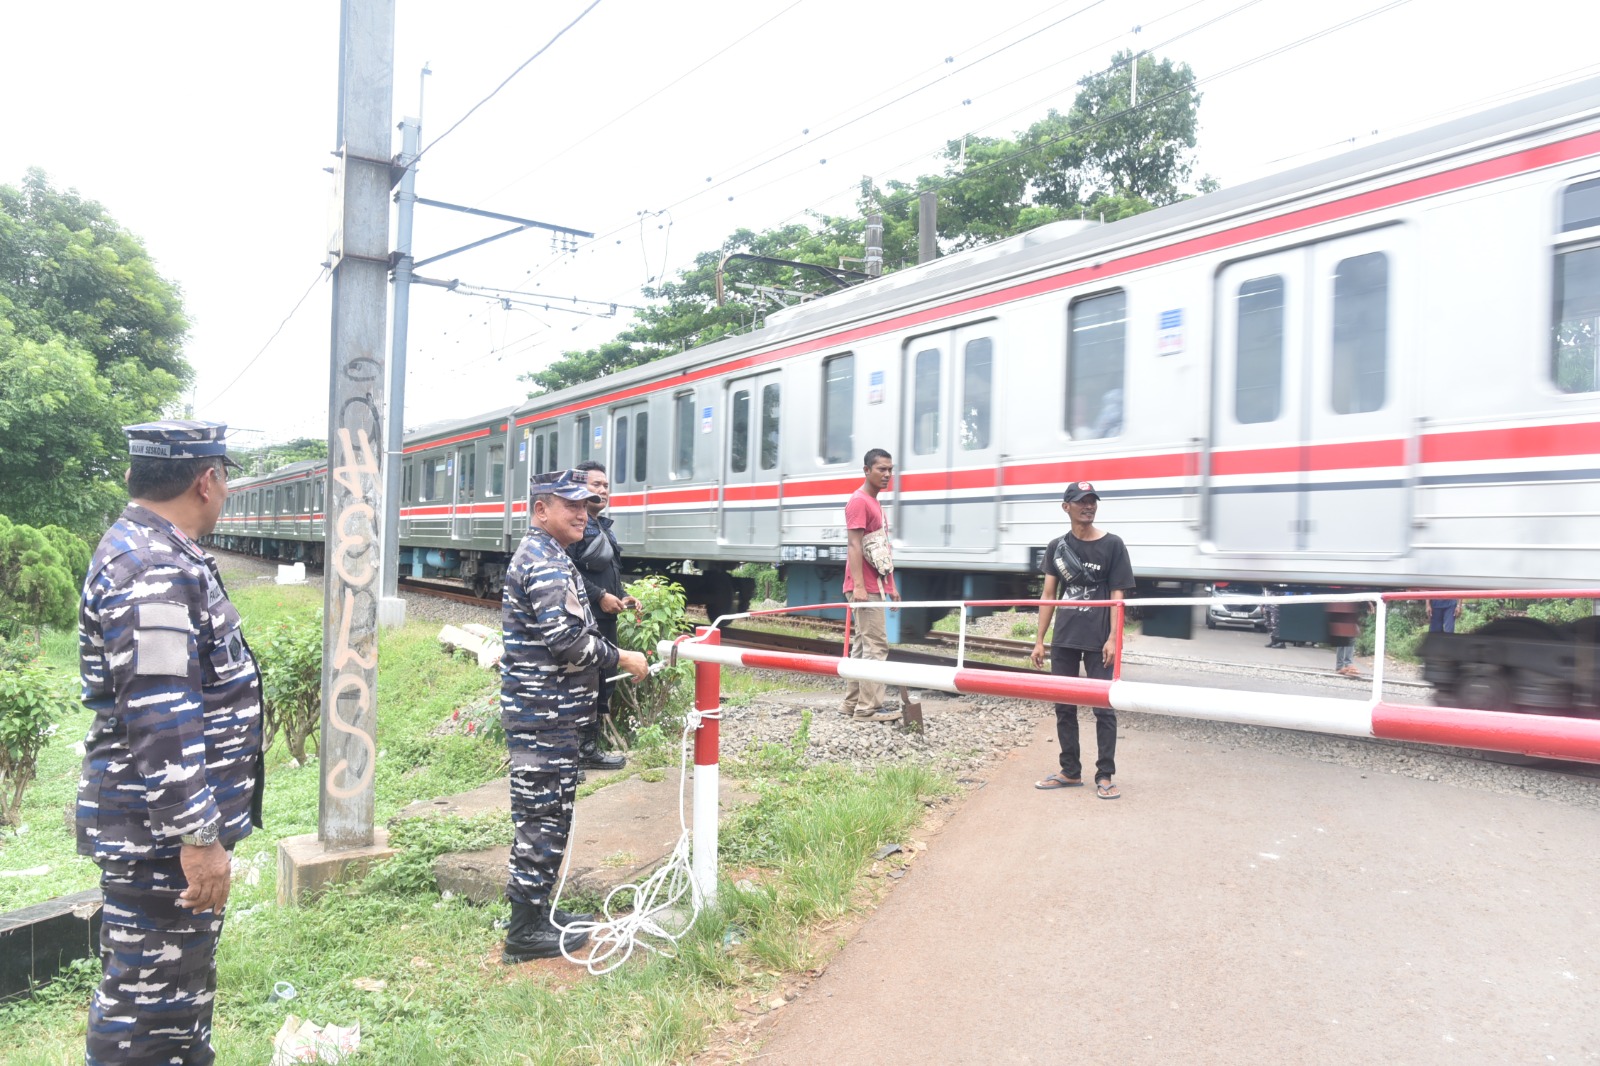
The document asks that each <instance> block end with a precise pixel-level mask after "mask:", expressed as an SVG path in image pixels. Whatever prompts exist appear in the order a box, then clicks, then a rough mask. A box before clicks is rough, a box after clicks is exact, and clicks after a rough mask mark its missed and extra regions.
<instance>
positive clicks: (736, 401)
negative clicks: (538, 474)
mask: <svg viewBox="0 0 1600 1066" xmlns="http://www.w3.org/2000/svg"><path fill="white" fill-rule="evenodd" d="M873 447H882V448H886V449H888V450H889V451H890V452H892V453H893V454H894V456H895V462H896V470H897V474H896V479H895V482H894V485H893V488H892V489H891V490H890V492H889V494H888V495H887V496H886V497H885V498H884V502H885V510H886V513H887V515H888V517H889V522H890V526H891V529H892V532H893V535H894V542H895V555H896V567H897V572H898V573H899V575H900V577H901V583H902V587H903V589H904V591H905V593H906V595H907V597H908V598H911V597H916V598H944V597H949V598H954V597H977V596H1002V595H1020V594H1023V593H1024V592H1025V589H1026V587H1027V584H1028V582H1029V580H1030V575H1031V574H1032V573H1033V571H1034V570H1035V568H1036V565H1037V557H1038V553H1039V552H1040V550H1041V548H1042V546H1043V545H1044V544H1045V543H1046V542H1047V541H1048V540H1049V538H1050V537H1052V536H1054V535H1055V534H1056V533H1057V532H1059V530H1060V529H1061V528H1062V526H1063V524H1064V518H1063V516H1062V515H1061V512H1060V507H1059V501H1060V492H1061V488H1062V486H1063V485H1064V484H1065V483H1067V482H1070V481H1079V480H1087V481H1092V482H1094V483H1095V484H1096V485H1097V486H1098V487H1099V489H1100V491H1101V493H1102V496H1103V497H1104V500H1105V504H1106V506H1105V508H1104V510H1103V518H1104V521H1105V524H1106V525H1107V526H1108V527H1109V528H1112V529H1114V530H1115V531H1116V532H1117V533H1119V534H1120V535H1121V536H1122V537H1123V538H1124V539H1125V540H1126V541H1127V542H1128V545H1129V549H1130V552H1131V553H1132V556H1133V560H1134V564H1135V569H1136V571H1137V573H1138V575H1139V577H1140V579H1141V581H1145V582H1161V583H1173V584H1178V585H1186V584H1190V583H1197V582H1201V581H1208V582H1209V581H1217V580H1224V581H1256V582H1272V583H1278V582H1294V583H1300V584H1305V583H1322V584H1334V585H1346V586H1349V585H1360V586H1367V587H1458V588H1464V587H1485V586H1498V587H1527V588H1537V587H1565V586H1570V585H1574V584H1577V585H1583V584H1591V583H1594V582H1596V581H1597V580H1600V541H1597V539H1596V538H1595V536H1594V535H1593V531H1594V529H1595V528H1597V527H1596V525H1595V519H1596V517H1600V79H1591V80H1589V81H1586V82H1582V83H1578V84H1575V85H1572V86H1569V87H1566V88H1563V89H1559V90H1555V91H1552V92H1548V93H1545V94H1542V95H1539V96H1535V97H1531V98H1529V99H1526V100H1523V101H1518V102H1515V103H1512V104H1507V105H1504V106H1502V107H1498V108H1495V109H1493V110H1490V111H1486V112H1484V113H1481V114H1479V115H1475V116H1472V117H1469V118H1464V119H1460V120H1456V121H1453V122H1450V123H1446V124H1443V125H1440V126H1436V127H1434V128H1431V129H1428V130H1424V131H1421V132H1418V133H1414V134H1410V135H1407V136H1404V137H1399V138H1396V139H1393V140H1390V141H1386V142H1383V143H1379V144H1374V145H1371V146H1368V147H1364V148H1361V149H1358V150H1355V151H1352V152H1348V153H1345V154H1343V155H1340V156H1338V157H1336V158H1332V159H1329V160H1326V161H1323V162H1318V163H1314V164H1311V165H1308V166H1304V167H1301V168H1298V169H1295V170H1291V171H1288V172H1286V173H1283V174H1280V175H1275V176H1273V177H1270V178H1267V179H1263V180H1261V181H1257V182H1253V183H1250V184H1247V185H1243V186H1240V187H1238V188H1234V189H1229V190H1225V191H1222V192H1218V193H1213V194H1211V195H1208V196H1205V197H1200V198H1197V199H1194V200H1190V201H1187V202H1184V203H1181V204H1175V205H1172V206H1170V207H1166V208H1163V209H1161V210H1158V211H1153V212H1150V213H1147V214H1144V215H1140V216H1137V217H1134V218H1129V219H1125V220H1122V221H1118V222H1114V223H1111V224H1108V225H1094V224H1090V223H1087V222H1057V223H1053V224H1051V225H1047V226H1044V227H1041V228H1039V229H1036V230H1033V231H1031V232H1028V233H1024V234H1021V235H1018V236H1016V237H1013V238H1010V239H1008V240H1004V241H1000V242H996V243H994V244H991V245H987V246H984V247H982V248H977V249H973V250H971V251H967V252H964V253H960V254H957V255H952V256H948V257H945V258H942V259H938V260H934V261H932V262H930V263H926V264H923V265H921V266H917V267H914V268H909V269H906V270H902V271H900V272H898V273H895V274H892V275H889V276H886V277H884V278H882V279H879V280H876V281H872V282H869V283H866V284H862V285H859V286H857V287H855V288H852V289H849V290H846V291H844V292H840V293H837V294H834V295H831V296H827V297H824V298H820V299H817V300H814V301H811V302H809V303H806V304H802V305H800V306H797V307H794V308H790V309H787V310H784V311H780V312H777V313H774V314H773V315H771V316H770V317H769V318H768V319H767V321H766V323H765V324H764V326H763V328H760V329H757V330H755V331H753V332H751V333H748V334H745V335H742V336H738V337H729V338H725V339H723V340H721V341H718V342H717V343H714V344H711V345H707V346H705V347H702V348H699V349H695V350H692V351H689V352H685V353H683V354H680V355H677V356H673V357H670V358H667V359H663V360H659V361H656V362H652V363H649V364H647V365H644V366H641V367H637V368H634V369H632V370H628V371H625V372H623V373H620V374H614V375H611V376H609V377H606V378H604V379H602V380H599V381H595V382H590V383H586V384H584V385H581V386H577V387H574V388H571V389H567V390H564V391H562V392H559V393H554V394H548V395H541V396H538V397H535V398H533V399H530V400H528V401H526V402H524V403H522V404H519V405H518V406H517V407H516V408H515V409H513V410H510V411H504V410H497V411H493V412H490V413H488V414H485V415H482V416H478V417H476V418H471V419H466V420H461V421H453V422H449V423H443V424H440V425H436V426H431V427H425V428H424V429H422V430H419V431H416V432H414V433H412V434H410V435H408V437H407V442H406V445H405V463H406V468H405V488H404V500H403V502H402V526H401V534H400V539H401V544H402V545H403V551H404V555H403V557H402V560H401V562H402V572H403V573H408V574H413V575H417V576H430V577H437V578H440V579H445V580H453V581H457V582H459V583H462V584H464V585H466V586H468V587H478V588H482V589H485V590H488V589H492V588H494V587H496V586H497V585H498V583H499V578H500V575H501V574H502V573H503V569H504V565H505V561H506V560H507V559H508V558H509V555H510V553H511V551H513V550H514V548H515V545H516V542H517V540H518V539H519V538H520V537H521V535H522V533H523V531H524V530H525V529H526V523H527V499H526V485H527V479H528V475H529V472H530V471H538V470H543V469H555V468H561V467H569V466H571V465H573V464H574V463H575V462H577V461H579V460H581V459H586V458H593V459H599V460H602V461H603V462H605V463H606V465H607V466H608V468H609V472H610V477H611V481H612V485H613V497H612V513H613V516H614V518H615V519H616V523H617V526H616V528H617V533H618V536H619V539H620V540H621V542H622V545H623V548H624V551H625V553H626V555H627V558H628V560H629V562H630V565H632V566H634V567H637V568H639V569H671V570H672V571H673V572H675V573H677V574H678V575H679V576H680V577H681V578H682V580H684V582H685V584H686V585H687V586H688V587H689V591H690V594H691V598H692V599H694V600H697V601H699V602H703V603H706V604H708V605H709V606H710V607H712V608H713V609H714V610H716V609H721V608H726V607H729V606H732V604H733V603H734V602H735V601H736V599H737V598H738V597H739V596H740V594H741V593H742V592H743V591H744V588H742V587H741V586H740V585H739V584H738V583H737V582H735V581H734V579H732V578H731V577H730V576H729V574H728V571H729V570H730V569H731V568H733V567H734V566H736V565H738V564H739V563H742V562H747V561H765V562H772V563H778V564H781V565H783V566H784V567H785V568H786V571H787V577H788V580H789V589H790V596H791V600H792V601H793V602H825V601H829V600H833V599H836V598H837V596H838V583H839V577H840V575H841V573H842V569H843V563H844V559H845V543H846V540H845V530H844V521H843V509H844V503H845V500H846V499H847V498H848V496H849V494H850V492H851V491H852V490H853V489H854V488H855V487H856V486H857V485H858V484H859V483H860V480H861V458H862V455H863V453H864V452H865V451H866V450H867V449H869V448H873ZM284 476H293V475H286V474H285V472H281V471H280V472H278V473H277V474H274V475H273V476H272V479H271V483H270V484H268V483H267V482H266V481H263V483H262V485H261V488H260V491H261V493H262V495H261V496H260V497H259V498H257V497H256V496H255V495H254V493H255V492H256V491H257V489H256V486H255V484H254V483H253V482H252V483H249V484H250V487H249V490H248V491H250V492H251V493H252V496H251V497H250V499H249V502H247V503H246V504H244V505H242V506H244V508H245V510H244V511H243V512H241V513H240V514H238V515H230V516H228V518H229V519H230V523H229V534H228V535H230V536H232V535H235V534H236V533H237V534H243V535H247V536H258V537H263V538H264V537H267V536H268V535H269V534H270V535H274V536H277V537H283V538H292V537H297V536H300V535H301V532H302V530H303V531H304V533H305V535H307V536H320V530H319V529H318V528H317V526H316V523H317V522H318V521H319V518H318V517H317V516H318V515H319V514H320V504H318V505H317V506H316V507H315V508H314V509H313V511H311V512H307V518H308V519H309V524H304V523H303V524H301V525H296V521H297V520H298V516H299V515H300V512H298V511H296V512H294V514H295V515H296V516H297V517H296V518H295V519H287V520H286V519H285V516H286V515H287V514H288V513H289V512H286V511H284V510H282V507H283V506H284V505H283V503H282V501H280V500H279V499H278V498H277V497H276V496H275V495H272V494H271V490H273V489H274V487H275V486H279V480H278V479H281V478H282V477H284ZM300 476H302V477H304V478H306V479H307V480H308V481H314V479H315V478H316V477H318V476H321V475H319V474H317V473H316V472H315V471H312V470H306V471H301V472H300ZM240 487H241V488H243V487H244V486H243V484H241V486H240ZM311 491H313V492H315V490H311ZM296 504H298V501H296ZM269 507H271V508H278V509H277V510H271V511H268V510H267V508H269ZM235 526H236V527H237V528H235ZM264 543H265V541H264ZM907 620H908V621H909V622H910V623H911V624H913V625H915V624H918V623H919V621H926V620H925V619H923V620H918V619H914V618H913V619H907Z"/></svg>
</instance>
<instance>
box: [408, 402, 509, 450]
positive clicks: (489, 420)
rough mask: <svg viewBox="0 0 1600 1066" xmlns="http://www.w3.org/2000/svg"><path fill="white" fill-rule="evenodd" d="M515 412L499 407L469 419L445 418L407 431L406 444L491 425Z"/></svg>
mask: <svg viewBox="0 0 1600 1066" xmlns="http://www.w3.org/2000/svg"><path fill="white" fill-rule="evenodd" d="M516 410H517V409H516V408H515V407H506V406H500V407H496V408H495V409H494V410H492V411H485V412H484V413H483V414H480V415H474V416H473V417H471V418H445V419H440V420H439V421H437V422H429V423H426V424H425V425H421V426H418V427H416V428H415V429H410V430H407V431H406V436H405V439H406V443H408V444H410V443H415V442H420V441H427V440H433V439H435V438H437V437H448V436H451V435H453V434H455V433H459V432H460V431H462V430H464V429H477V428H478V427H480V426H489V425H493V424H494V423H496V422H501V421H504V420H505V419H507V418H510V417H511V415H512V414H514V413H515V412H516Z"/></svg>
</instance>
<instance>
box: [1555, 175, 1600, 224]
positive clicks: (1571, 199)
mask: <svg viewBox="0 0 1600 1066" xmlns="http://www.w3.org/2000/svg"><path fill="white" fill-rule="evenodd" d="M1590 226H1600V178H1590V179H1589V180H1588V181H1580V182H1577V183H1576V184H1573V185H1568V186H1567V188H1566V191H1564V192H1563V193H1562V194H1561V232H1562V233H1569V232H1571V231H1572V230H1575V229H1588V228H1589V227H1590Z"/></svg>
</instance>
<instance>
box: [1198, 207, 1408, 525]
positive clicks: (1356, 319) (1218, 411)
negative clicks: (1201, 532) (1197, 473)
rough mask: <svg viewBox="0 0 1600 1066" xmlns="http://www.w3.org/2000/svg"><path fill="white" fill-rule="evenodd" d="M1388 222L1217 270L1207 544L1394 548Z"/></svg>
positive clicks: (1396, 494) (1402, 475)
mask: <svg viewBox="0 0 1600 1066" xmlns="http://www.w3.org/2000/svg"><path fill="white" fill-rule="evenodd" d="M1398 232H1399V231H1397V230H1396V229H1394V228H1386V229H1383V230H1375V231H1373V232H1371V233H1365V234H1358V235H1355V236H1352V237H1345V238H1340V239H1338V240H1332V241H1326V242H1323V243H1321V244H1318V245H1314V246H1311V247H1307V248H1298V249H1294V250H1292V251H1287V252H1282V253H1276V254H1273V255H1266V256H1258V257H1256V258H1254V259H1250V260H1247V261H1245V262H1241V263H1235V264H1232V265H1231V266H1228V267H1226V268H1225V269H1224V270H1223V271H1222V273H1221V274H1219V275H1218V282H1217V292H1218V300H1219V306H1218V312H1217V339H1218V345H1217V357H1216V359H1215V361H1214V365H1213V374H1212V380H1213V388H1212V434H1211V459H1210V462H1211V470H1210V480H1209V483H1208V488H1207V515H1208V519H1207V529H1208V537H1209V541H1210V543H1211V546H1212V548H1213V549H1214V550H1216V551H1223V552H1230V551H1232V552H1250V553H1254V554H1262V553H1265V554H1274V553H1290V552H1308V553H1315V554H1319V555H1348V554H1399V553H1401V552H1403V551H1404V550H1405V546H1406V535H1407V533H1406V530H1407V523H1408V521H1409V512H1410V503H1409V495H1408V493H1409V489H1408V480H1407V479H1408V476H1409V463H1410V458H1409V453H1410V444H1409V442H1408V434H1409V432H1410V430H1409V428H1408V421H1407V419H1406V415H1405V410H1404V406H1403V403H1402V401H1401V397H1400V396H1399V395H1398V392H1397V390H1398V388H1399V386H1400V384H1401V382H1400V380H1399V376H1398V375H1396V374H1395V373H1394V370H1393V366H1392V362H1393V359H1392V351H1393V349H1394V338H1395V337H1396V336H1398V335H1399V333H1398V327H1399V326H1400V325H1401V323H1400V322H1398V321H1397V320H1396V317H1395V314H1396V311H1397V309H1398V308H1399V307H1400V306H1402V304H1403V301H1398V300H1396V299H1395V298H1394V293H1395V285H1396V283H1397V281H1398V278H1397V276H1396V262H1395V252H1394V250H1393V249H1394V248H1395V247H1397V245H1398V243H1399V242H1398V240H1397V236H1396V235H1397V233H1398Z"/></svg>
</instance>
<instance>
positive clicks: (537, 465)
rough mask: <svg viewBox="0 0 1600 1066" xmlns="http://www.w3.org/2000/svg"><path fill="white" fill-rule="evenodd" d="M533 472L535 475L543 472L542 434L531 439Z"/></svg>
mask: <svg viewBox="0 0 1600 1066" xmlns="http://www.w3.org/2000/svg"><path fill="white" fill-rule="evenodd" d="M533 472H534V473H535V474H542V473H544V472H545V465H544V434H543V433H541V434H539V435H538V436H537V437H535V438H533Z"/></svg>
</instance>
